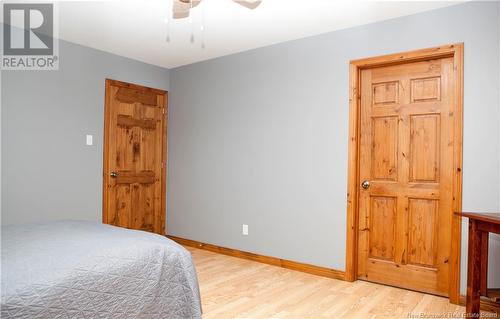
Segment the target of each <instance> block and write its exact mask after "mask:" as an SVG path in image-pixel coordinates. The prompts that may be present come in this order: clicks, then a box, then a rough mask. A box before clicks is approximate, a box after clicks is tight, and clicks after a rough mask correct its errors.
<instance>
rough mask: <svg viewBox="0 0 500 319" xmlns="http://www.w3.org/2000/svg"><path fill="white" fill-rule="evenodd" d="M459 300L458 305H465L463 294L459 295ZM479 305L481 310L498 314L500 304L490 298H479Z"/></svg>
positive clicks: (499, 312)
mask: <svg viewBox="0 0 500 319" xmlns="http://www.w3.org/2000/svg"><path fill="white" fill-rule="evenodd" d="M459 302H460V305H462V306H465V296H464V295H460V300H459ZM480 307H481V310H483V311H488V312H493V313H497V314H500V304H498V303H496V302H493V301H491V300H488V299H483V298H481V302H480Z"/></svg>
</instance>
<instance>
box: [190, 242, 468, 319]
mask: <svg viewBox="0 0 500 319" xmlns="http://www.w3.org/2000/svg"><path fill="white" fill-rule="evenodd" d="M186 248H187V249H188V250H189V251H191V253H192V255H193V259H194V262H195V265H196V269H197V271H198V279H199V284H200V290H201V298H202V304H203V318H205V319H207V318H297V319H298V318H301V319H302V318H318V319H321V318H440V317H441V318H462V315H463V313H464V310H465V309H464V307H461V306H457V305H452V304H450V303H449V302H448V299H446V298H442V297H437V296H433V295H427V294H423V293H418V292H413V291H408V290H404V289H399V288H394V287H388V286H383V285H377V284H373V283H369V282H364V281H357V282H353V283H351V282H345V281H341V280H335V279H328V278H324V277H319V276H314V275H310V274H306V273H302V272H298V271H293V270H288V269H284V268H280V267H275V266H269V265H266V264H262V263H257V262H253V261H249V260H245V259H239V258H235V257H229V256H225V255H220V254H215V253H212V252H209V251H205V250H200V249H196V248H191V247H186ZM409 314H411V316H409ZM422 314H425V315H424V316H421V315H422ZM428 315H430V316H428Z"/></svg>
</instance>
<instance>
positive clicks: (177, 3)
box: [172, 0, 201, 19]
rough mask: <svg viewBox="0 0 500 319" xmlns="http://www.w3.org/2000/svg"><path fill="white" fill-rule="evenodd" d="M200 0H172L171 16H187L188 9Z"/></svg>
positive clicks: (178, 17)
mask: <svg viewBox="0 0 500 319" xmlns="http://www.w3.org/2000/svg"><path fill="white" fill-rule="evenodd" d="M200 2H201V0H174V3H173V6H172V17H173V18H174V19H182V18H187V17H189V10H191V8H194V7H196V6H197V5H199V4H200Z"/></svg>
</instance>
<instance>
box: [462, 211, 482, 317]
mask: <svg viewBox="0 0 500 319" xmlns="http://www.w3.org/2000/svg"><path fill="white" fill-rule="evenodd" d="M481 233H482V232H481V231H480V230H479V229H478V228H477V223H476V221H475V220H471V219H469V256H468V263H467V265H468V266H467V299H466V307H465V308H466V312H467V315H468V316H470V317H469V318H479V301H480V288H481V287H480V285H481V278H480V277H481V274H480V272H481V239H482V238H481V237H482V234H481Z"/></svg>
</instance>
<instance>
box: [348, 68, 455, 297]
mask: <svg viewBox="0 0 500 319" xmlns="http://www.w3.org/2000/svg"><path fill="white" fill-rule="evenodd" d="M360 84H361V92H360V95H361V120H360V121H361V123H360V124H361V125H360V153H359V161H360V162H359V185H360V186H361V185H362V183H363V182H364V181H368V182H369V187H368V188H366V189H365V188H361V187H360V193H359V199H358V200H359V206H358V214H359V223H358V225H359V226H358V227H359V229H358V277H359V278H361V279H366V280H370V281H375V282H380V283H385V284H390V285H395V286H400V287H404V288H410V289H414V290H420V291H425V292H430V293H434V294H440V295H447V294H448V282H449V278H448V275H449V269H448V268H449V267H448V261H449V258H450V249H451V220H452V214H451V212H452V210H451V207H452V206H451V205H452V201H453V198H452V196H451V194H452V176H453V139H452V136H453V130H452V128H453V112H451V110H452V109H453V108H452V103H453V100H452V98H451V96H453V90H454V87H453V59H451V58H443V59H436V60H430V61H422V62H413V63H407V64H399V65H392V66H386V67H379V68H372V69H365V70H362V71H361V78H360ZM365 186H366V185H365Z"/></svg>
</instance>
